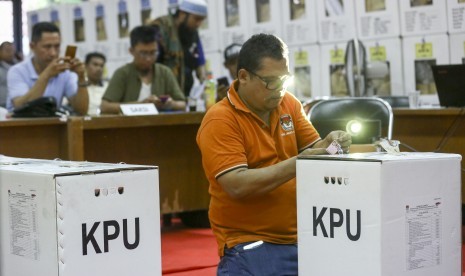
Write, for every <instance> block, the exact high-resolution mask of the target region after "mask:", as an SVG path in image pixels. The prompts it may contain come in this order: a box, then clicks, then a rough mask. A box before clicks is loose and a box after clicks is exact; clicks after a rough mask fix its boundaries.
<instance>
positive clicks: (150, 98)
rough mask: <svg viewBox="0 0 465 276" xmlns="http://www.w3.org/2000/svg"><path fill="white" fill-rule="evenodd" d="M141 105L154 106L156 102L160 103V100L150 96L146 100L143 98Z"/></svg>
mask: <svg viewBox="0 0 465 276" xmlns="http://www.w3.org/2000/svg"><path fill="white" fill-rule="evenodd" d="M142 102H143V103H153V104H156V103H157V102H160V99H159V98H158V97H157V96H155V95H150V96H148V97H147V98H145V99H144V100H142Z"/></svg>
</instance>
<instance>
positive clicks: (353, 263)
mask: <svg viewBox="0 0 465 276" xmlns="http://www.w3.org/2000/svg"><path fill="white" fill-rule="evenodd" d="M460 161H461V156H460V155H457V154H440V153H402V154H400V155H390V154H387V153H379V152H378V153H359V154H347V155H340V156H337V155H325V156H303V157H300V158H299V159H298V160H297V224H298V242H299V247H298V253H299V274H301V275H307V276H312V275H325V276H333V275H357V276H364V275H366V276H387V275H396V276H420V275H421V276H438V275H461V241H460V237H461V230H460V229H461V199H460V186H461V181H460V173H461V170H460Z"/></svg>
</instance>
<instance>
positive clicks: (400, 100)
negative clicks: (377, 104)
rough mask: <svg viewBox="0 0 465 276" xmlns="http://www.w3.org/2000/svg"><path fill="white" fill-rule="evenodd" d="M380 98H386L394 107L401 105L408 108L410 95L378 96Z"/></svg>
mask: <svg viewBox="0 0 465 276" xmlns="http://www.w3.org/2000/svg"><path fill="white" fill-rule="evenodd" d="M378 97H379V98H380V99H383V100H385V101H386V102H388V104H389V105H390V106H391V107H392V108H396V107H401V108H408V107H409V101H408V96H378Z"/></svg>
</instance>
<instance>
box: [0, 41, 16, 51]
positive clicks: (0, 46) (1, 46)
mask: <svg viewBox="0 0 465 276" xmlns="http://www.w3.org/2000/svg"><path fill="white" fill-rule="evenodd" d="M7 45H13V43H12V42H9V41H3V42H2V44H0V50H1V49H3V47H5V46H7Z"/></svg>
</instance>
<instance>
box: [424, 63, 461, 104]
mask: <svg viewBox="0 0 465 276" xmlns="http://www.w3.org/2000/svg"><path fill="white" fill-rule="evenodd" d="M431 68H432V70H433V76H434V81H435V83H436V89H437V91H438V98H439V104H440V105H441V106H444V107H464V106H465V64H451V65H433V66H432V67H431Z"/></svg>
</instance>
